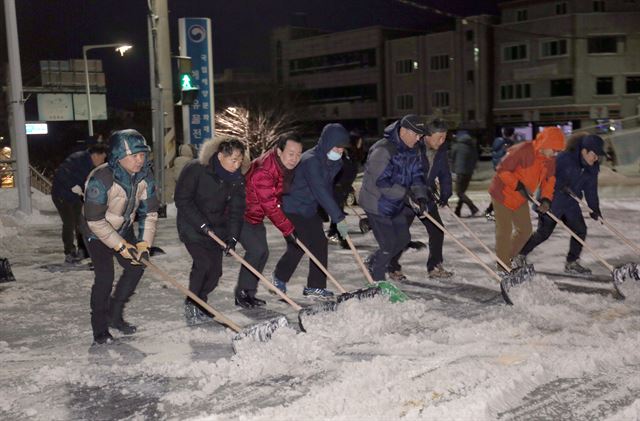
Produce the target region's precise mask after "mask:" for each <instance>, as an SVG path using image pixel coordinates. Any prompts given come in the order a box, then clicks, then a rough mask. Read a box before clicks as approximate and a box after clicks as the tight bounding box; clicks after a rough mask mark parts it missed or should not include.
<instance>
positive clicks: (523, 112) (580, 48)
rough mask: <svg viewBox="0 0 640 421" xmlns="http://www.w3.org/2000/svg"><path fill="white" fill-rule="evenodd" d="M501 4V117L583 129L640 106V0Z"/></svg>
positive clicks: (497, 112)
mask: <svg viewBox="0 0 640 421" xmlns="http://www.w3.org/2000/svg"><path fill="white" fill-rule="evenodd" d="M499 7H500V9H501V17H502V19H501V23H500V24H499V25H497V26H496V27H495V31H494V32H495V34H494V38H495V58H496V59H495V88H494V102H495V106H494V109H493V112H494V119H495V122H496V124H497V125H505V124H509V125H528V124H529V123H531V125H532V126H533V127H534V128H535V126H546V125H555V124H561V125H564V126H567V129H571V128H572V129H574V130H575V129H576V128H580V127H591V126H593V125H596V124H598V123H601V122H602V121H603V120H605V121H608V120H609V119H613V120H617V119H621V118H625V117H629V116H633V115H637V114H639V113H640V112H639V111H640V32H639V31H638V25H639V24H640V0H560V1H558V0H556V1H549V0H513V1H505V2H502V3H500V4H499ZM534 130H535V129H534ZM533 134H534V135H535V133H533Z"/></svg>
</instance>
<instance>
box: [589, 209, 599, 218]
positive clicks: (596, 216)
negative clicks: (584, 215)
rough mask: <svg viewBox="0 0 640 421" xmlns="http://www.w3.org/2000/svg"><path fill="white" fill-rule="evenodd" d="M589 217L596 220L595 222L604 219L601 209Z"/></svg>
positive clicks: (594, 211)
mask: <svg viewBox="0 0 640 421" xmlns="http://www.w3.org/2000/svg"><path fill="white" fill-rule="evenodd" d="M589 216H590V217H591V219H594V220H596V221H597V220H599V219H600V218H602V212H600V209H599V208H598V209H595V210H593V211H592V212H591V213H590V214H589Z"/></svg>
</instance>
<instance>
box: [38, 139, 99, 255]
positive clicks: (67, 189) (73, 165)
mask: <svg viewBox="0 0 640 421" xmlns="http://www.w3.org/2000/svg"><path fill="white" fill-rule="evenodd" d="M87 143H88V144H89V147H88V148H87V149H85V150H82V151H77V152H74V153H72V154H71V155H69V156H68V157H67V158H66V159H65V160H64V161H63V162H62V164H60V166H59V167H58V169H57V170H56V172H55V174H54V176H53V183H52V188H51V199H52V200H53V204H54V205H55V206H56V209H57V211H58V214H59V215H60V218H61V219H62V243H63V244H64V262H65V263H66V264H76V263H78V262H80V261H81V260H83V259H86V258H87V257H89V253H88V252H87V248H86V246H85V244H84V241H83V239H82V233H81V232H80V220H81V218H82V201H83V195H84V184H85V182H86V181H87V176H88V175H89V173H90V172H91V170H93V169H94V168H95V167H97V166H99V165H101V164H103V163H104V161H105V159H106V158H107V146H106V145H104V144H103V143H97V142H94V141H93V139H91V140H90V141H88V142H87Z"/></svg>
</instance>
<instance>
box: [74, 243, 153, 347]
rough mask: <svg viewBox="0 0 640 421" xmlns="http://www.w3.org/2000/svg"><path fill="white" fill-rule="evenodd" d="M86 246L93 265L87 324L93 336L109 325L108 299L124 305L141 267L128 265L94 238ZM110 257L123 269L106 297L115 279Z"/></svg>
mask: <svg viewBox="0 0 640 421" xmlns="http://www.w3.org/2000/svg"><path fill="white" fill-rule="evenodd" d="M130 240H133V239H130ZM130 240H129V239H128V240H127V241H130ZM87 246H88V249H89V255H90V256H91V261H92V262H93V268H94V269H93V273H94V281H93V287H92V288H91V327H92V329H93V336H94V337H95V336H97V335H99V334H101V333H104V332H106V331H107V330H108V328H109V300H112V301H119V302H121V303H122V304H123V305H124V303H126V302H127V301H128V300H129V298H130V297H131V296H132V295H133V293H134V292H135V290H136V287H137V286H138V282H140V278H142V274H143V273H144V266H141V265H132V264H131V261H130V260H128V259H125V258H124V257H122V256H120V254H119V253H117V252H116V251H114V250H113V249H111V248H109V247H107V246H106V245H105V244H104V243H103V242H102V241H100V240H98V239H91V240H87ZM113 256H115V257H116V259H117V260H118V263H119V264H120V266H122V268H123V272H122V275H120V279H119V280H118V283H117V284H116V288H115V290H114V291H113V296H111V297H110V295H111V289H112V287H113V281H114V278H115V272H114V268H113Z"/></svg>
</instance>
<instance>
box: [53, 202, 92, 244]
mask: <svg viewBox="0 0 640 421" xmlns="http://www.w3.org/2000/svg"><path fill="white" fill-rule="evenodd" d="M53 204H54V205H55V207H56V209H57V210H58V214H59V215H60V219H62V243H63V244H64V254H71V253H73V252H75V251H76V245H75V243H74V241H75V242H77V244H78V248H79V249H83V250H84V251H87V248H86V247H85V244H84V239H83V237H82V234H81V233H80V218H81V217H82V202H80V201H78V202H68V201H66V200H64V199H62V198H60V197H54V198H53Z"/></svg>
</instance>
